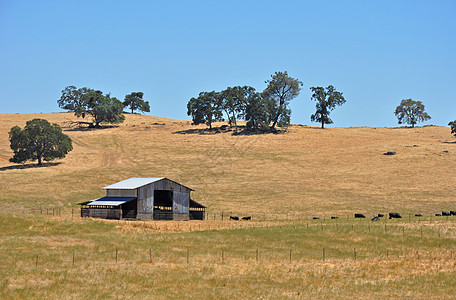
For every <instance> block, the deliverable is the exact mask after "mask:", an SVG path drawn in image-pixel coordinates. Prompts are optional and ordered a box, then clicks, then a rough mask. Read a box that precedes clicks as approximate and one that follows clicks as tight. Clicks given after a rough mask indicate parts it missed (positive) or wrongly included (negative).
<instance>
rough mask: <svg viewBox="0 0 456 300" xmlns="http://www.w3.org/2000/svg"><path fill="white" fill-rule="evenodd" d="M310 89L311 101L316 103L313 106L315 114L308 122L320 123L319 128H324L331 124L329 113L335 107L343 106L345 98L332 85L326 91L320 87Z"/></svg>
mask: <svg viewBox="0 0 456 300" xmlns="http://www.w3.org/2000/svg"><path fill="white" fill-rule="evenodd" d="M310 89H311V90H312V97H311V100H315V101H316V102H317V103H316V105H315V107H316V112H315V114H313V115H311V116H310V120H311V121H312V122H319V123H321V128H325V124H332V123H333V121H332V120H331V118H330V117H329V115H330V114H331V111H332V110H334V109H335V108H336V106H339V105H342V104H344V103H345V102H346V101H345V98H344V96H343V95H342V93H341V92H338V91H336V89H335V88H334V87H333V86H332V85H329V86H328V87H327V88H326V89H325V88H324V87H321V86H317V87H311V88H310Z"/></svg>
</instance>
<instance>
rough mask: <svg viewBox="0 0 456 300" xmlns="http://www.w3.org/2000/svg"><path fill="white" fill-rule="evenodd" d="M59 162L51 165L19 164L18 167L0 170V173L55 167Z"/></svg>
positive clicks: (13, 166)
mask: <svg viewBox="0 0 456 300" xmlns="http://www.w3.org/2000/svg"><path fill="white" fill-rule="evenodd" d="M60 164H61V163H60V162H53V163H49V162H48V163H43V164H42V165H38V164H20V165H12V166H8V167H3V168H0V172H2V171H8V170H22V169H35V168H46V167H55V166H58V165H60Z"/></svg>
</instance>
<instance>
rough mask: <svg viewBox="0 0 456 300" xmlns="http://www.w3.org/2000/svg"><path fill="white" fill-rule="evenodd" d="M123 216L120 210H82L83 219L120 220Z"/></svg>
mask: <svg viewBox="0 0 456 300" xmlns="http://www.w3.org/2000/svg"><path fill="white" fill-rule="evenodd" d="M121 215H122V211H121V210H120V209H119V208H81V217H90V218H101V219H116V220H119V219H120V218H121Z"/></svg>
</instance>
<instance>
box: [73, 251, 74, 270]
mask: <svg viewBox="0 0 456 300" xmlns="http://www.w3.org/2000/svg"><path fill="white" fill-rule="evenodd" d="M73 266H74V251H73Z"/></svg>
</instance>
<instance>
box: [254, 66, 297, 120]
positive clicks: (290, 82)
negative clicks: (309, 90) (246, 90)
mask: <svg viewBox="0 0 456 300" xmlns="http://www.w3.org/2000/svg"><path fill="white" fill-rule="evenodd" d="M265 83H267V85H268V86H267V87H266V89H265V90H264V91H263V93H262V97H263V98H264V99H270V100H272V101H269V102H270V105H268V106H269V114H270V117H269V119H270V121H271V122H272V126H271V129H274V128H275V126H276V124H277V123H278V122H279V120H282V123H283V124H284V125H287V124H286V122H287V121H288V124H289V119H290V117H289V116H290V114H291V110H290V109H289V108H288V104H289V103H290V101H291V100H293V99H294V98H296V97H297V96H298V95H299V92H300V91H301V86H302V82H301V81H299V80H297V79H294V78H292V77H290V76H288V73H287V72H286V71H285V72H283V73H282V72H275V74H274V75H271V79H270V80H266V81H265ZM265 101H266V100H265Z"/></svg>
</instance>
